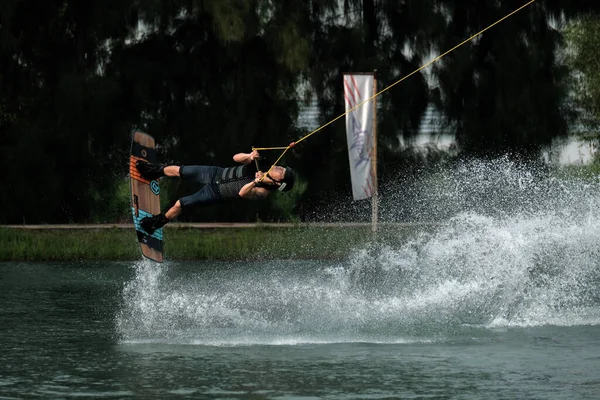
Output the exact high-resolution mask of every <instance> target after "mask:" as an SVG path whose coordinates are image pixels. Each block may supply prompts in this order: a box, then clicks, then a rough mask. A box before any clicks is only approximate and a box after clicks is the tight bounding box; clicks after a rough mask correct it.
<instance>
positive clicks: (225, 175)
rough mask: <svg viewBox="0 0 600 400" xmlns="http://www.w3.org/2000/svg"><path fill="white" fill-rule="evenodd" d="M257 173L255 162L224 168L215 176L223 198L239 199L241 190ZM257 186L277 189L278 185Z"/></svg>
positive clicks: (270, 189) (271, 189)
mask: <svg viewBox="0 0 600 400" xmlns="http://www.w3.org/2000/svg"><path fill="white" fill-rule="evenodd" d="M255 174H256V167H255V166H254V165H253V164H248V165H238V166H236V167H229V168H223V171H221V173H220V174H218V175H217V176H216V177H215V184H216V186H217V189H218V191H219V194H220V195H221V197H222V198H223V199H239V198H240V194H239V193H240V190H242V188H243V187H244V186H245V185H247V184H248V183H250V182H252V181H253V180H254V178H255ZM257 187H264V188H265V189H267V190H269V191H273V190H277V186H276V185H262V184H259V185H257Z"/></svg>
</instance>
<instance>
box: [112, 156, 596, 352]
mask: <svg viewBox="0 0 600 400" xmlns="http://www.w3.org/2000/svg"><path fill="white" fill-rule="evenodd" d="M415 187H416V188H418V189H415V191H414V192H412V194H413V195H414V197H413V198H412V199H411V196H410V193H409V195H408V196H403V198H402V200H401V199H400V198H399V199H392V200H391V201H388V203H387V204H383V207H382V208H383V215H386V212H387V215H391V214H393V211H392V210H393V209H398V208H399V207H404V208H408V209H409V211H410V212H411V213H412V214H413V216H414V217H416V218H417V219H431V218H427V217H435V218H437V220H438V221H441V222H443V224H442V225H441V226H440V227H439V228H438V229H437V230H436V231H435V232H422V233H420V234H419V235H417V236H415V237H413V238H412V239H410V240H409V241H408V242H407V241H405V240H404V241H402V242H400V241H398V243H396V244H393V245H388V246H382V245H378V244H377V243H376V244H374V245H373V246H372V247H371V248H369V249H357V250H356V251H355V252H354V253H353V254H349V255H348V259H347V260H343V261H339V262H316V261H313V262H311V261H294V260H292V261H285V262H284V261H280V262H276V261H275V262H257V263H207V262H205V263H196V264H191V263H186V264H179V263H172V264H165V265H162V266H157V265H150V264H139V265H136V266H135V267H134V268H135V269H136V276H135V278H134V279H133V280H132V281H131V282H129V283H128V285H127V286H126V288H125V290H124V307H123V309H122V310H121V311H120V312H119V315H118V316H117V327H118V331H119V333H120V335H121V337H122V339H123V340H125V341H158V342H168V343H196V344H208V345H214V344H256V343H267V344H278V343H298V342H340V341H367V342H403V341H429V340H440V338H448V337H455V336H456V335H461V334H463V333H464V332H465V330H468V331H469V335H473V334H474V333H473V330H475V331H476V332H478V333H477V334H483V335H485V332H486V331H487V330H488V329H487V328H489V327H498V326H543V325H561V326H570V325H589V324H592V325H596V324H599V323H600V295H598V288H599V285H600V269H599V264H600V262H599V260H600V258H599V256H600V211H599V210H600V208H599V207H598V206H599V205H600V204H599V203H600V184H599V183H598V182H597V181H590V180H580V179H575V178H571V179H569V180H560V179H556V178H547V177H544V176H543V174H542V173H538V172H537V171H534V170H531V169H528V168H526V167H524V166H521V165H517V164H514V163H511V162H510V161H508V160H497V161H494V162H472V163H466V164H463V165H462V166H460V167H458V168H457V169H455V170H452V171H447V172H442V173H440V174H436V175H434V176H428V177H426V178H424V179H423V181H422V182H420V183H419V185H418V186H415ZM412 200H414V202H412ZM400 236H402V235H399V237H400ZM442 340H443V339H442Z"/></svg>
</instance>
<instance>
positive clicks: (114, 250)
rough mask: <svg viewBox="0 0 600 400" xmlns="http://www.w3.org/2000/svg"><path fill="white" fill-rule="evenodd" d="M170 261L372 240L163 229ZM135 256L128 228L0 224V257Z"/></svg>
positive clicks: (334, 251)
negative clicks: (56, 227)
mask: <svg viewBox="0 0 600 400" xmlns="http://www.w3.org/2000/svg"><path fill="white" fill-rule="evenodd" d="M416 230H417V228H415V227H398V226H394V227H387V228H382V229H380V231H379V232H378V235H377V238H376V240H377V242H378V243H385V242H390V243H396V244H397V243H398V242H399V241H402V240H403V238H406V237H407V236H411V235H413V234H414V233H415V232H416ZM164 234H165V253H166V257H167V259H170V260H197V259H221V260H224V259H229V260H234V259H235V260H243V259H265V258H268V259H292V258H293V259H309V258H310V259H331V258H344V257H345V256H347V255H348V254H349V252H350V251H351V249H353V248H357V247H361V246H362V247H365V246H367V245H368V244H369V242H370V241H372V238H373V236H372V234H371V231H370V228H369V227H368V226H351V227H348V226H344V227H339V226H332V227H323V226H320V227H306V226H299V227H282V228H279V227H261V226H257V227H256V228H227V229H198V228H179V227H176V225H173V226H168V227H166V228H165V232H164ZM140 258H141V255H140V252H139V249H138V245H137V240H136V236H135V233H134V231H133V229H120V228H110V229H39V230H37V229H16V228H6V227H3V228H0V261H75V260H137V259H140Z"/></svg>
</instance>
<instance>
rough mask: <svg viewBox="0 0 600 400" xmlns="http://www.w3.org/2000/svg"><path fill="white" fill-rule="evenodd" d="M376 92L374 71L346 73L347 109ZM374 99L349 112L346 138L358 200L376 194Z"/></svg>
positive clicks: (345, 92) (355, 197)
mask: <svg viewBox="0 0 600 400" xmlns="http://www.w3.org/2000/svg"><path fill="white" fill-rule="evenodd" d="M373 95H374V93H373V75H365V74H362V75H352V74H344V97H345V98H346V112H347V111H348V110H351V109H352V108H354V107H356V106H357V105H358V104H360V103H362V102H363V101H365V100H367V99H369V98H371V97H372V96H373ZM374 103H375V99H372V100H371V101H368V102H366V103H365V104H363V105H362V106H360V107H357V108H356V109H355V110H354V111H352V112H349V113H348V114H346V138H347V140H348V155H349V158H350V177H351V178H352V195H353V196H354V200H362V199H367V198H369V197H371V196H372V195H373V191H374V190H375V186H374V184H373V182H374V171H373V166H372V162H371V161H372V159H373V148H374V145H375V143H374V141H373V104H374Z"/></svg>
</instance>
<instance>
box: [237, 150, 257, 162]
mask: <svg viewBox="0 0 600 400" xmlns="http://www.w3.org/2000/svg"><path fill="white" fill-rule="evenodd" d="M259 157H260V156H259V154H258V151H256V150H253V151H252V153H237V154H236V155H234V156H233V161H235V162H238V163H240V164H244V165H248V164H250V163H251V162H252V161H254V160H257V159H258V158H259Z"/></svg>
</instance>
